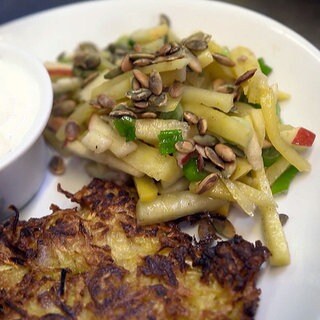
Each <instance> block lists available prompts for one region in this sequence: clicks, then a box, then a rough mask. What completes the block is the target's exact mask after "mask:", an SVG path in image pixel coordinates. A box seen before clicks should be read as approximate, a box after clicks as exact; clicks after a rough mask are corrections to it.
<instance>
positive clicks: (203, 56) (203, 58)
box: [196, 49, 213, 69]
mask: <svg viewBox="0 0 320 320" xmlns="http://www.w3.org/2000/svg"><path fill="white" fill-rule="evenodd" d="M196 56H197V58H198V60H199V62H200V65H201V67H202V69H203V68H205V67H206V66H208V65H209V64H210V63H211V62H212V61H213V57H212V53H211V52H210V50H209V49H206V50H203V51H201V52H200V53H198V54H196Z"/></svg>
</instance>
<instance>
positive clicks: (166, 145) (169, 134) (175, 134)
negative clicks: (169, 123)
mask: <svg viewBox="0 0 320 320" xmlns="http://www.w3.org/2000/svg"><path fill="white" fill-rule="evenodd" d="M158 139H159V150H160V153H161V154H164V155H165V154H170V153H174V152H175V151H176V149H175V146H174V145H175V144H176V142H178V141H182V140H183V137H182V131H181V130H162V131H161V132H160V133H159V135H158Z"/></svg>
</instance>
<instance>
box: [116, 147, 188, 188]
mask: <svg viewBox="0 0 320 320" xmlns="http://www.w3.org/2000/svg"><path fill="white" fill-rule="evenodd" d="M137 145H138V148H137V149H136V150H135V151H133V152H131V153H130V154H128V155H127V156H126V157H123V158H122V160H123V161H124V162H126V163H127V164H129V165H130V166H132V167H134V168H136V169H137V170H138V171H142V172H144V173H145V174H146V175H148V176H149V177H151V178H153V179H155V180H157V181H159V180H164V181H168V182H172V183H174V182H176V181H177V180H178V179H179V178H180V177H182V170H181V168H180V167H178V165H177V162H176V160H175V158H174V157H172V156H170V155H161V154H160V152H159V149H157V148H154V147H151V146H149V145H147V144H145V143H142V142H138V141H137Z"/></svg>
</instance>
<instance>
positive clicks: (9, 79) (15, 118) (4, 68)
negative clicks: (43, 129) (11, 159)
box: [0, 56, 40, 158]
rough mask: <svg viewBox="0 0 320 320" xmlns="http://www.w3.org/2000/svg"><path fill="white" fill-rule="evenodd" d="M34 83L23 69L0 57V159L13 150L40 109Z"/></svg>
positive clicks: (38, 92)
mask: <svg viewBox="0 0 320 320" xmlns="http://www.w3.org/2000/svg"><path fill="white" fill-rule="evenodd" d="M39 90H40V89H39V86H38V84H37V82H36V80H35V79H34V78H33V77H32V74H30V73H29V72H28V71H27V70H26V69H25V68H24V67H23V66H22V65H20V64H14V63H13V62H12V61H10V58H5V59H3V57H1V56H0V158H1V157H2V156H3V155H5V154H7V153H9V152H11V151H12V150H14V148H15V147H17V146H18V145H19V144H20V142H21V141H22V140H23V138H24V137H25V136H26V134H27V132H28V130H29V129H30V128H31V127H32V126H33V123H34V120H35V117H36V114H37V113H38V111H39V108H40V91H39Z"/></svg>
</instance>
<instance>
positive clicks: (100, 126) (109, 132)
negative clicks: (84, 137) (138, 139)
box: [89, 114, 137, 158]
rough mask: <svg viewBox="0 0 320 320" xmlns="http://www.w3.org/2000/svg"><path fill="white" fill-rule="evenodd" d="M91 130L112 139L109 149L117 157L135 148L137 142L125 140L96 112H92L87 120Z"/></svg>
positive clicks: (123, 155)
mask: <svg viewBox="0 0 320 320" xmlns="http://www.w3.org/2000/svg"><path fill="white" fill-rule="evenodd" d="M92 130H95V131H98V132H100V133H101V134H102V135H104V136H105V137H106V138H108V139H109V140H111V141H112V143H111V145H110V146H109V149H110V151H111V152H112V153H113V154H114V155H115V156H117V157H118V158H122V157H125V156H126V155H128V154H129V153H130V152H133V151H134V150H136V149H137V144H136V143H135V142H134V141H126V139H125V138H124V137H121V136H120V135H119V134H118V132H117V131H116V130H114V129H113V128H112V127H111V125H110V124H109V123H107V122H105V121H103V120H102V119H101V118H100V117H99V116H98V115H97V114H94V115H93V116H92V117H91V119H90V122H89V131H92Z"/></svg>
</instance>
